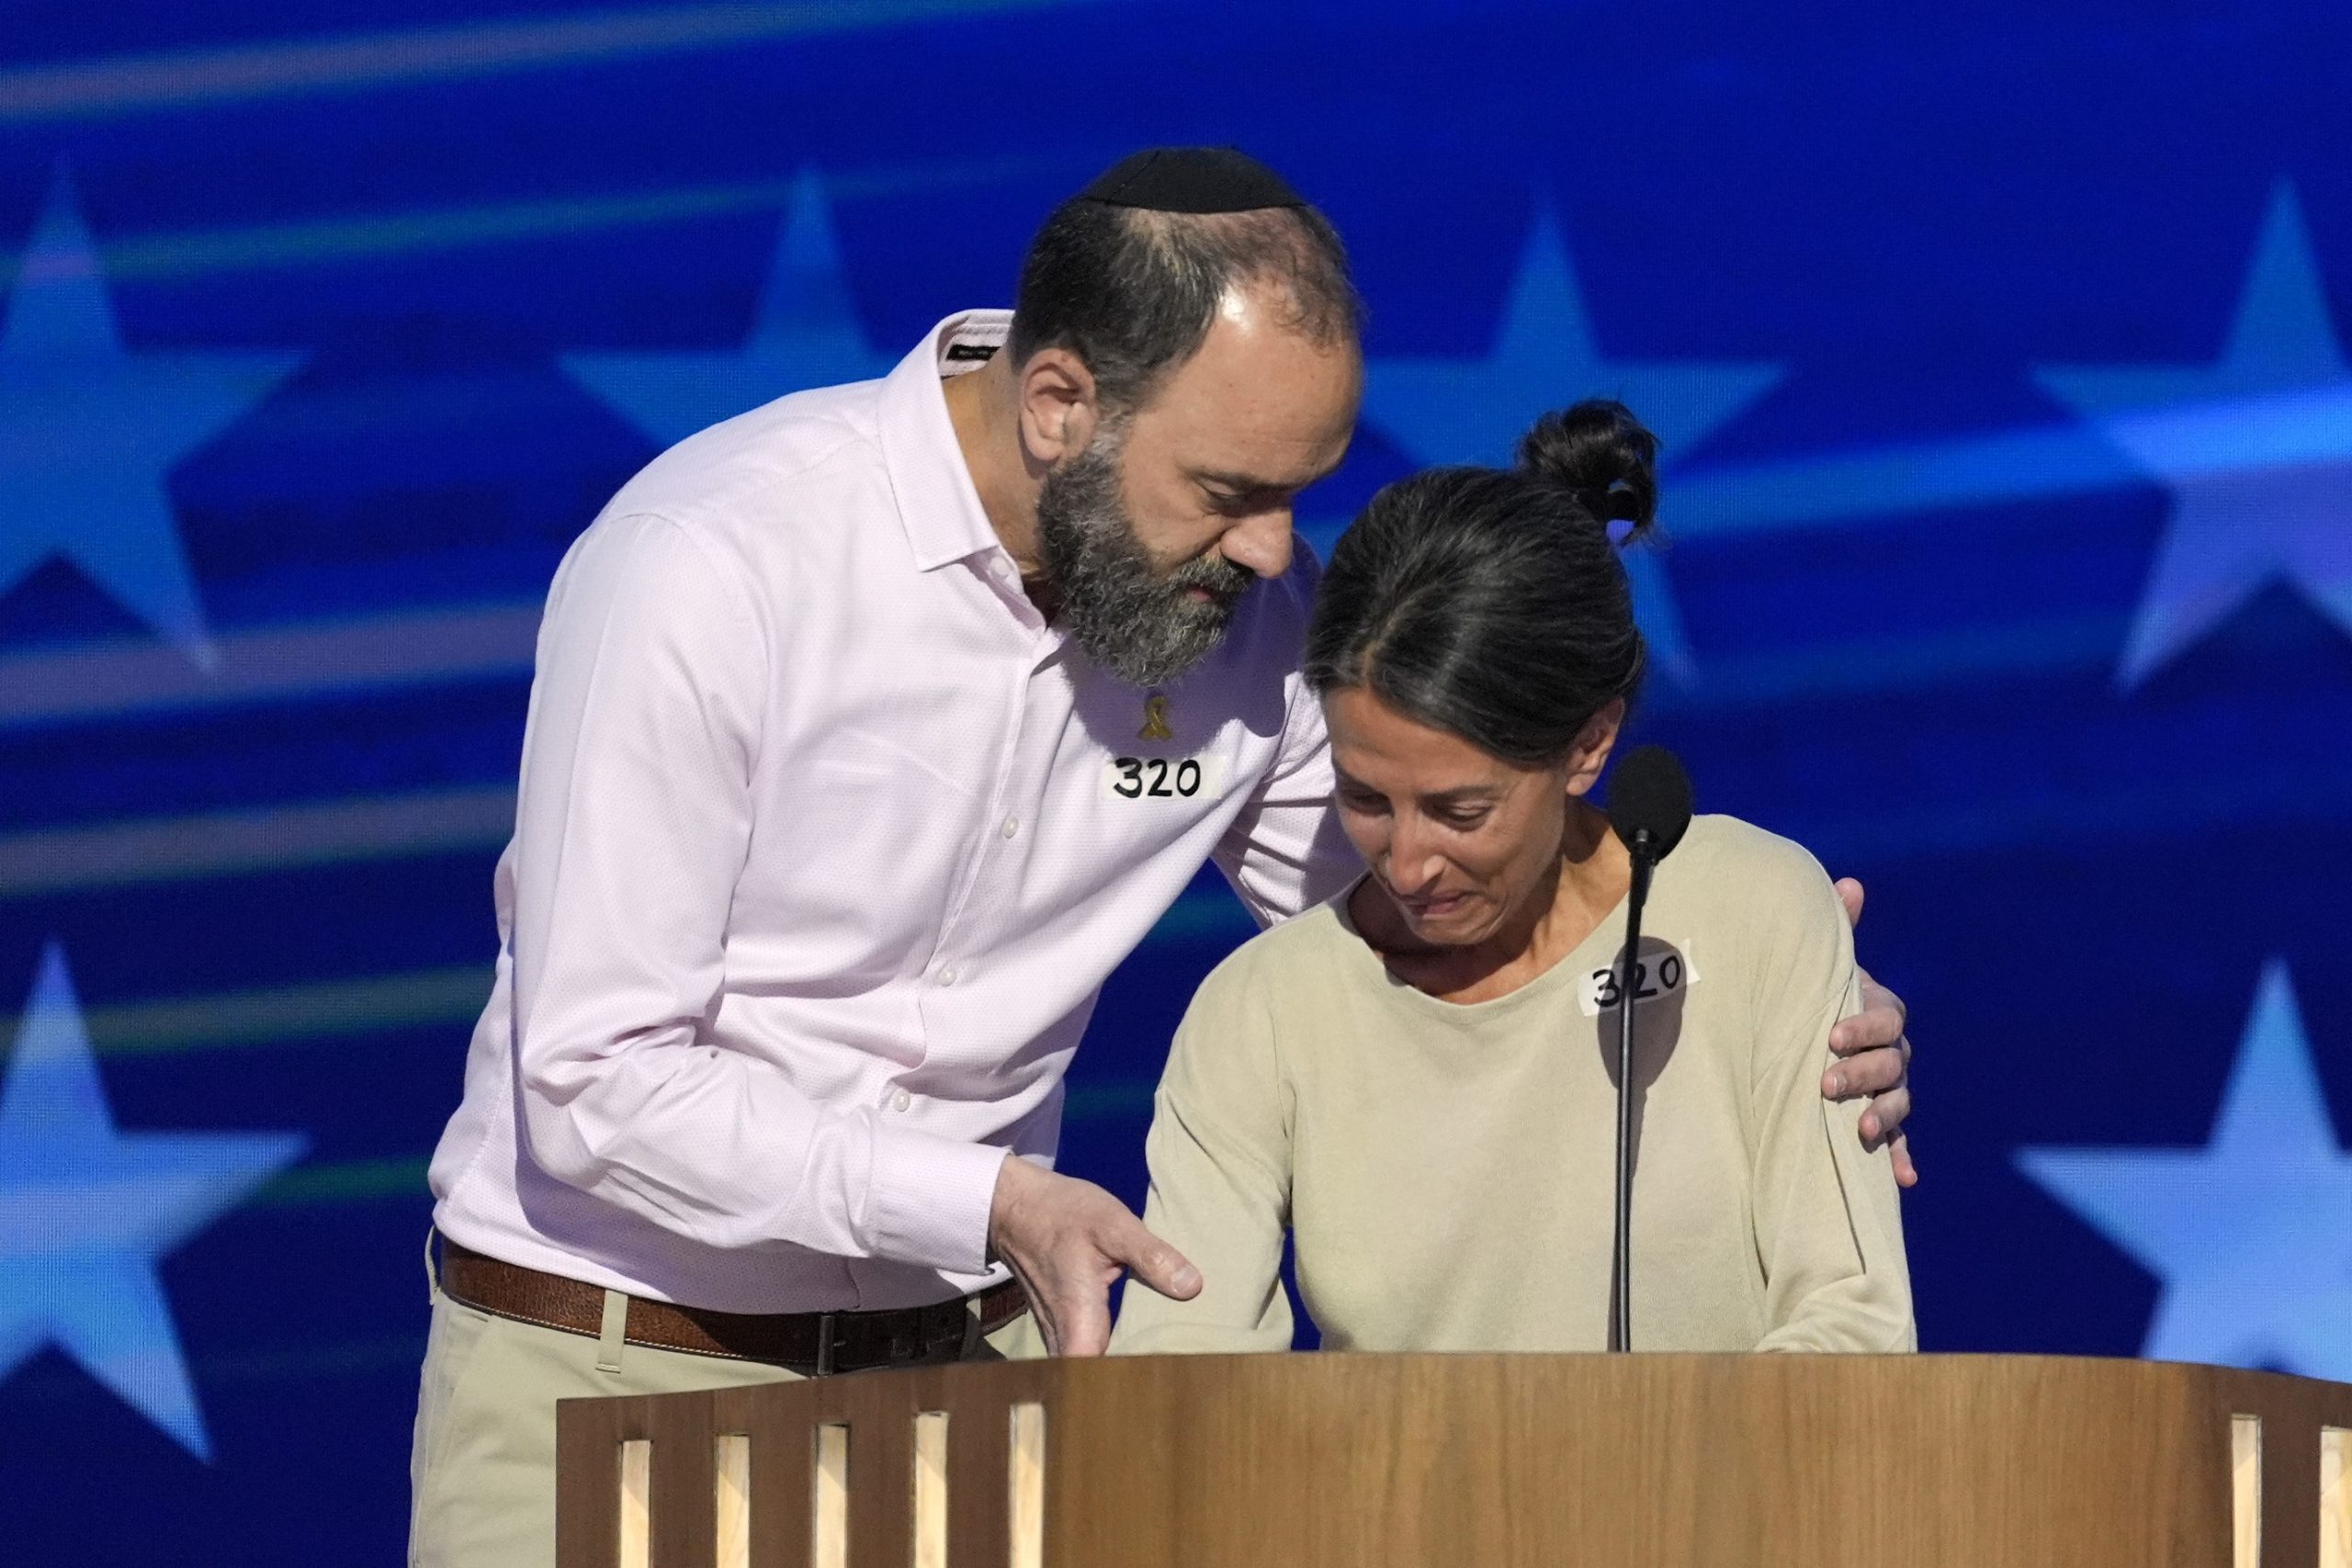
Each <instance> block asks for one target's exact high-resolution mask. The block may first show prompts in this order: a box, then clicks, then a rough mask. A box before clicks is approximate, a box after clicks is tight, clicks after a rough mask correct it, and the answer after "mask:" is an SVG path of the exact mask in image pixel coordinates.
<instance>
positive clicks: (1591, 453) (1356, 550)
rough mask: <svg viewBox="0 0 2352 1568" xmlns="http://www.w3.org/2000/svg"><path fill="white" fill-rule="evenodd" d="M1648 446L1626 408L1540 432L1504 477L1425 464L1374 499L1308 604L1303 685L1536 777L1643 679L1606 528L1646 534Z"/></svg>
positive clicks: (1572, 416)
mask: <svg viewBox="0 0 2352 1568" xmlns="http://www.w3.org/2000/svg"><path fill="white" fill-rule="evenodd" d="M1656 465H1657V436H1655V435H1653V434H1650V433H1649V432H1648V431H1647V430H1645V429H1644V428H1643V427H1642V424H1641V423H1640V422H1639V421H1638V420H1636V419H1634V416H1633V414H1632V413H1631V412H1629V411H1628V410H1627V409H1626V408H1625V406H1624V405H1623V404H1622V403H1615V402H1607V401H1600V400H1595V401H1591V402H1582V403H1578V404H1577V405H1576V406H1575V407H1574V408H1571V409H1567V410H1566V411H1564V412H1558V413H1549V414H1545V415H1544V417H1543V418H1542V419H1540V420H1538V421H1536V422H1535V427H1534V428H1533V429H1532V430H1530V431H1529V432H1528V433H1527V434H1526V436H1525V437H1524V438H1523V439H1521V442H1520V444H1519V466H1518V467H1517V468H1510V469H1499V468H1431V469H1430V470H1429V471H1427V472H1425V473H1419V474H1415V475H1413V476H1412V477H1411V478H1409V479H1399V480H1398V481H1397V483H1395V484H1392V485H1390V486H1388V487H1387V488H1386V489H1385V490H1383V491H1381V492H1380V493H1379V494H1378V495H1375V496H1374V497H1373V498H1372V503H1371V504H1370V505H1369V506H1367V507H1365V508H1364V510H1363V515H1362V516H1360V517H1358V518H1357V519H1356V520H1355V522H1354V523H1353V524H1352V525H1350V526H1349V528H1348V531H1347V532H1346V533H1345V534H1343V535H1341V536H1340V542H1339V544H1338V546H1337V547H1335V548H1334V549H1333V550H1332V552H1331V565H1330V568H1329V570H1327V571H1326V572H1325V573H1324V574H1323V585H1322V588H1321V590H1320V591H1319V592H1318V593H1317V597H1316V601H1315V616H1314V620H1313V623H1312V624H1311V626H1309V628H1308V631H1307V636H1306V678H1307V680H1308V681H1309V682H1311V683H1312V684H1313V685H1314V687H1315V689H1316V691H1317V693H1318V694H1325V693H1329V692H1331V691H1334V690H1343V689H1347V688H1351V687H1363V688H1364V689H1367V690H1369V691H1371V692H1372V693H1374V694H1375V695H1377V696H1378V697H1379V698H1380V700H1381V701H1382V702H1384V703H1385V704H1387V705H1389V706H1390V707H1392V708H1395V709H1396V710H1397V712H1399V713H1402V714H1405V715H1407V716H1409V717H1411V718H1414V719H1418V720H1419V721H1420V722H1421V723H1423V724H1426V725H1430V726H1431V727H1433V728H1439V729H1442V730H1445V731H1447V732H1449V733H1451V734H1454V735H1458V736H1460V737H1462V739H1464V740H1467V741H1469V742H1470V743H1471V744H1472V745H1474V746H1476V747H1477V748H1479V749H1480V750H1484V751H1487V752H1488V753H1491V754H1492V755H1494V756H1497V757H1501V758H1505V759H1507V760H1509V761H1513V762H1519V763H1522V764H1526V765H1529V766H1542V765H1544V764H1547V763H1551V762H1555V761H1559V760H1560V758H1561V757H1563V756H1565V755H1566V753H1567V750H1568V748H1569V747H1570V746H1571V745H1573V744H1574V743H1575V740H1576V738H1577V733H1578V731H1580V730H1581V729H1582V728H1584V725H1585V722H1586V721H1587V720H1588V719H1589V718H1590V717H1591V716H1593V715H1594V714H1596V713H1598V712H1599V711H1600V709H1601V708H1602V707H1603V706H1604V705H1607V704H1609V703H1610V702H1612V701H1614V700H1615V699H1617V698H1619V697H1625V698H1629V699H1630V698H1631V697H1632V696H1633V694H1634V691H1635V689H1636V688H1638V687H1639V686H1640V685H1641V681H1642V663H1643V649H1642V634H1641V633H1640V632H1639V631H1638V630H1636V629H1635V628H1634V602H1633V592H1632V590H1631V589H1630V588H1629V587H1628V585H1627V583H1626V580H1625V568H1624V564H1623V562H1622V561H1620V560H1619V559H1618V558H1617V551H1616V547H1614V546H1613V545H1612V544H1611V540H1610V536H1609V525H1610V524H1611V523H1613V522H1623V523H1631V524H1632V525H1633V527H1632V529H1631V530H1630V532H1629V534H1628V537H1629V538H1630V537H1633V536H1639V535H1641V534H1643V533H1645V532H1647V531H1648V529H1649V527H1650V525H1651V520H1652V518H1653V516H1654V514H1655V513H1656V512H1657V476H1656V474H1655V472H1654V469H1655V468H1656Z"/></svg>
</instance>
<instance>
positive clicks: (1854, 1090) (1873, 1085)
mask: <svg viewBox="0 0 2352 1568" xmlns="http://www.w3.org/2000/svg"><path fill="white" fill-rule="evenodd" d="M1830 1048H1831V1049H1832V1050H1835V1049H1837V1042H1835V1041H1834V1040H1833V1041H1832V1042H1831V1043H1830ZM1904 1078H1905V1065H1904V1061H1903V1053H1902V1052H1900V1051H1887V1050H1866V1051H1862V1052H1860V1054H1859V1055H1852V1056H1848V1057H1846V1058H1844V1059H1843V1060H1842V1061H1838V1062H1833V1063H1831V1064H1830V1066H1829V1070H1828V1071H1826V1072H1825V1073H1823V1074H1822V1075H1821V1097H1822V1098H1823V1099H1824V1100H1859V1099H1860V1098H1861V1097H1862V1096H1863V1095H1866V1094H1884V1093H1885V1092H1886V1091H1887V1090H1889V1089H1894V1088H1895V1087H1897V1086H1898V1085H1900V1084H1901V1083H1903V1082H1904ZM1909 1103H1910V1102H1909V1101H1908V1100H1905V1107H1906V1111H1905V1114H1908V1110H1907V1107H1908V1105H1909ZM1898 1120H1900V1118H1898Z"/></svg>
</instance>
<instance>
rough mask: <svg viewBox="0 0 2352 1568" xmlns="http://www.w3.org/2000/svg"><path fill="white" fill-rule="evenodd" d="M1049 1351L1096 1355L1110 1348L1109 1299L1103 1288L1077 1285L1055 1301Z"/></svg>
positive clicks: (1062, 1353) (1065, 1354) (1056, 1353)
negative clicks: (1053, 1326)
mask: <svg viewBox="0 0 2352 1568" xmlns="http://www.w3.org/2000/svg"><path fill="white" fill-rule="evenodd" d="M1056 1304H1057V1311H1056V1313H1055V1314H1054V1316H1055V1320H1056V1321H1055V1328H1056V1333H1055V1336H1054V1337H1055V1339H1056V1341H1057V1343H1056V1344H1055V1345H1054V1347H1053V1353H1054V1354H1055V1355H1057V1356H1099V1355H1101V1354H1102V1353H1103V1351H1105V1350H1107V1349H1109V1348H1111V1300H1110V1293H1109V1292H1108V1291H1107V1290H1090V1289H1088V1288H1086V1287H1084V1286H1080V1287H1078V1288H1076V1289H1074V1290H1071V1291H1069V1292H1068V1293H1066V1294H1064V1295H1063V1296H1062V1298H1061V1300H1060V1301H1059V1302H1058V1303H1056Z"/></svg>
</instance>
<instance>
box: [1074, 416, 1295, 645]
mask: <svg viewBox="0 0 2352 1568" xmlns="http://www.w3.org/2000/svg"><path fill="white" fill-rule="evenodd" d="M1124 444H1125V431H1124V430H1122V429H1118V428H1115V427H1114V428H1111V429H1106V430H1104V431H1103V432H1102V433H1101V434H1098V435H1097V436H1096V438H1095V441H1094V444H1093V445H1092V446H1089V447H1088V448H1087V449H1086V450H1085V451H1084V452H1082V453H1080V455H1079V456H1077V457H1073V458H1071V459H1070V460H1069V461H1068V462H1066V463H1064V464H1062V465H1061V466H1060V467H1059V468H1055V469H1054V470H1053V471H1052V472H1050V473H1048V474H1047V475H1046V479H1045V483H1044V485H1043V486H1042V487H1041V488H1040V489H1039V491H1038V492H1037V546H1038V553H1039V554H1040V555H1041V556H1042V557H1043V558H1044V561H1045V567H1046V581H1048V582H1050V583H1051V584H1052V585H1053V587H1054V590H1055V592H1057V593H1058V594H1060V596H1061V618H1062V622H1063V624H1064V625H1065V626H1067V627H1068V628H1069V635H1070V637H1071V638H1072V639H1073V640H1075V641H1076V642H1077V644H1078V646H1079V648H1080V650H1081V651H1083V652H1084V653H1085V655H1086V657H1087V658H1088V659H1089V660H1091V661H1092V662H1093V664H1094V666H1095V668H1097V669H1099V670H1103V671H1107V672H1108V673H1110V674H1112V675H1114V676H1116V677H1117V678H1118V679H1119V680H1122V681H1125V682H1127V684H1129V685H1131V686H1141V687H1151V686H1163V685H1166V684H1167V683H1168V682H1170V681H1173V680H1175V679H1176V678H1177V677H1178V676H1180V675H1182V674H1183V673H1184V672H1185V671H1188V670H1190V669H1192V668H1193V665H1195V664H1198V663H1199V662H1200V661H1201V660H1203V659H1204V658H1206V657H1207V656H1208V654H1209V652H1210V650H1212V649H1215V648H1216V645H1217V644H1218V643H1219V642H1221V641H1223V640H1224V638H1225V628H1226V626H1227V624H1228V623H1230V622H1231V621H1232V619H1233V610H1234V606H1235V604H1238V602H1239V600H1240V597H1241V592H1242V591H1243V590H1244V589H1246V588H1248V587H1249V586H1250V583H1251V582H1252V581H1255V578H1254V576H1253V574H1252V573H1251V572H1250V570H1248V569H1247V568H1245V567H1238V566H1236V565H1234V564H1233V563H1232V562H1231V561H1227V560H1217V559H1213V558H1207V557H1203V558H1199V559H1196V560H1190V561H1186V562H1185V563H1184V564H1183V565H1182V566H1180V567H1178V568H1177V569H1176V570H1173V571H1170V572H1167V573H1162V572H1160V571H1159V570H1155V569H1154V568H1153V566H1152V564H1151V558H1150V556H1149V555H1148V554H1146V553H1145V550H1144V547H1143V541H1141V540H1140V539H1138V538H1136V530H1135V524H1134V521H1133V520H1132V519H1130V518H1129V517H1128V516H1127V510H1126V506H1125V503H1124V502H1123V501H1122V500H1121V499H1120V495H1119V451H1120V448H1121V446H1123V445H1124ZM1193 588H1201V589H1205V590H1207V591H1208V593H1209V595H1210V597H1209V600H1208V602H1207V603H1206V604H1202V603H1199V602H1196V601H1195V600H1193V598H1191V597H1190V595H1189V594H1188V592H1187V590H1189V589H1193Z"/></svg>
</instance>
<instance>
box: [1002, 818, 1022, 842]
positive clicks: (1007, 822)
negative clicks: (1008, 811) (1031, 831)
mask: <svg viewBox="0 0 2352 1568" xmlns="http://www.w3.org/2000/svg"><path fill="white" fill-rule="evenodd" d="M1019 831H1021V818H1018V817H1008V818H1005V819H1004V836H1005V837H1006V838H1008V839H1010V838H1011V837H1012V835H1013V834H1015V833H1018V832H1019Z"/></svg>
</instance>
